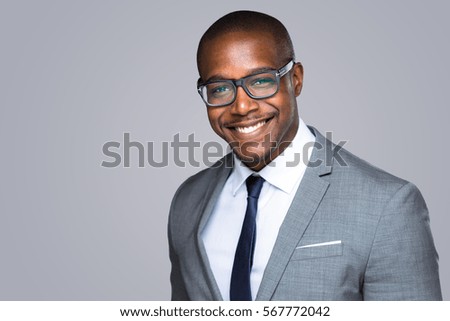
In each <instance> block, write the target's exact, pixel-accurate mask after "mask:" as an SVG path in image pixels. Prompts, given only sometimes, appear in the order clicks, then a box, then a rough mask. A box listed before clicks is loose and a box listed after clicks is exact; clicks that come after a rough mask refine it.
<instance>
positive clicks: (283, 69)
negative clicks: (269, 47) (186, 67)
mask: <svg viewBox="0 0 450 321" xmlns="http://www.w3.org/2000/svg"><path fill="white" fill-rule="evenodd" d="M294 65H295V62H294V60H293V59H291V60H290V61H289V62H288V63H287V64H286V65H284V66H283V67H281V68H280V69H278V70H267V71H262V72H258V73H256V74H252V75H248V76H245V77H243V78H241V79H237V80H231V79H223V80H212V81H208V82H205V83H202V82H201V78H200V79H199V80H198V81H197V91H198V93H199V95H200V97H202V100H203V101H204V102H205V104H206V105H207V106H208V107H224V106H228V105H231V104H232V103H234V102H235V100H236V96H237V87H242V89H244V91H245V93H246V94H247V95H248V96H249V97H251V98H253V99H266V98H270V97H272V96H275V95H276V94H277V93H278V91H279V90H280V79H281V78H282V77H283V76H285V75H286V74H287V73H288V72H289V71H291V69H292V68H293V67H294ZM267 73H269V74H273V75H274V76H275V79H276V81H277V90H276V91H275V92H274V93H273V94H270V95H266V96H255V95H253V94H252V93H251V92H250V91H249V90H248V88H247V87H246V86H245V81H246V80H247V79H248V78H251V77H255V76H257V75H262V74H267ZM221 82H222V83H223V82H225V83H229V84H231V85H233V88H234V97H233V99H232V100H231V101H230V102H229V103H226V104H210V103H209V102H208V101H207V100H206V98H205V97H203V94H202V89H203V88H204V87H206V86H207V85H209V84H213V83H221Z"/></svg>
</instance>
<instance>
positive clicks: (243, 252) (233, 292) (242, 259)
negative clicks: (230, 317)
mask: <svg viewBox="0 0 450 321" xmlns="http://www.w3.org/2000/svg"><path fill="white" fill-rule="evenodd" d="M245 183H246V185H247V193H248V197H247V210H246V211H245V218H244V223H243V224H242V230H241V236H240V237H239V242H238V245H237V248H236V254H235V256H234V264H233V271H232V273H231V284H230V300H231V301H251V300H252V291H251V288H250V272H251V270H252V265H253V252H254V250H255V241H256V212H257V211H258V198H259V194H260V193H261V188H262V186H263V183H264V178H262V177H260V176H250V177H249V178H247V180H246V181H245Z"/></svg>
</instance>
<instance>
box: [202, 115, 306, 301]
mask: <svg viewBox="0 0 450 321" xmlns="http://www.w3.org/2000/svg"><path fill="white" fill-rule="evenodd" d="M314 141H315V137H314V135H313V134H312V133H311V132H310V131H309V129H308V127H306V125H305V123H304V122H303V121H302V120H301V119H300V123H299V128H298V131H297V134H296V135H295V137H294V139H293V141H292V144H291V145H290V146H289V147H288V148H286V150H284V152H283V153H282V154H280V155H278V157H277V158H276V159H275V160H273V161H272V162H271V163H270V164H268V165H267V166H266V167H264V168H263V169H262V170H261V171H259V172H258V175H260V176H261V177H263V178H264V179H265V182H264V185H263V187H262V190H261V194H260V196H259V200H258V212H257V215H256V244H255V252H254V257H253V267H252V271H251V275H250V285H251V291H252V298H253V300H255V298H256V295H257V293H258V289H259V286H260V284H261V280H262V277H263V274H264V270H265V268H266V265H267V262H268V261H269V257H270V255H271V253H272V249H273V246H274V244H275V241H276V239H277V236H278V230H279V228H280V226H281V224H282V223H283V220H284V218H285V216H286V214H287V211H288V209H289V207H290V205H291V203H292V200H293V199H294V196H295V193H296V191H297V188H298V186H299V185H300V182H301V180H302V178H303V174H304V173H305V170H306V165H307V161H308V160H309V157H310V156H311V150H312V143H314ZM305 145H306V147H309V148H307V149H306V147H305V150H304V146H305ZM304 151H305V152H306V153H307V156H305V157H307V158H305V157H303V152H304ZM294 164H295V165H294ZM253 173H254V172H253V171H252V170H250V169H249V168H248V167H246V166H245V165H243V164H242V162H241V161H240V160H239V159H238V158H237V157H236V156H235V163H234V168H233V172H232V173H231V174H230V176H229V177H228V180H227V181H226V183H225V186H224V188H223V190H222V192H221V194H220V196H219V198H218V200H217V203H216V205H215V206H214V209H213V212H212V214H211V217H210V218H209V220H208V222H207V224H206V226H205V229H204V230H203V231H202V234H201V235H202V239H203V242H204V244H205V248H206V253H207V255H208V260H209V264H210V266H211V270H212V272H213V274H214V278H215V280H216V282H217V285H218V287H219V289H220V293H221V294H222V298H223V299H224V300H230V280H231V272H232V269H233V262H234V255H235V252H236V247H237V244H238V241H239V236H240V234H241V228H242V223H243V221H244V216H245V210H246V208H247V188H246V186H245V180H246V179H247V177H248V176H250V175H252V174H253Z"/></svg>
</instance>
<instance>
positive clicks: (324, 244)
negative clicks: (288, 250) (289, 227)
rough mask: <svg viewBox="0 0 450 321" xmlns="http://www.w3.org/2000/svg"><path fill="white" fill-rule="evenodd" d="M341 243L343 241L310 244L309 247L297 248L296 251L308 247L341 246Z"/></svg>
mask: <svg viewBox="0 0 450 321" xmlns="http://www.w3.org/2000/svg"><path fill="white" fill-rule="evenodd" d="M341 243H342V241H341V240H337V241H330V242H323V243H315V244H308V245H302V246H297V247H296V249H306V248H308V247H317V246H327V245H334V244H341Z"/></svg>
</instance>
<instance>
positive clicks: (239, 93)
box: [230, 86, 259, 115]
mask: <svg viewBox="0 0 450 321" xmlns="http://www.w3.org/2000/svg"><path fill="white" fill-rule="evenodd" d="M230 107H231V113H233V114H239V115H247V114H248V113H250V112H251V111H253V110H255V109H258V107H259V104H258V102H257V101H256V100H255V99H253V98H251V97H250V96H249V95H247V93H246V92H245V90H244V88H242V87H241V86H239V87H237V89H236V99H235V101H234V103H233V104H232V105H231V106H230Z"/></svg>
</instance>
